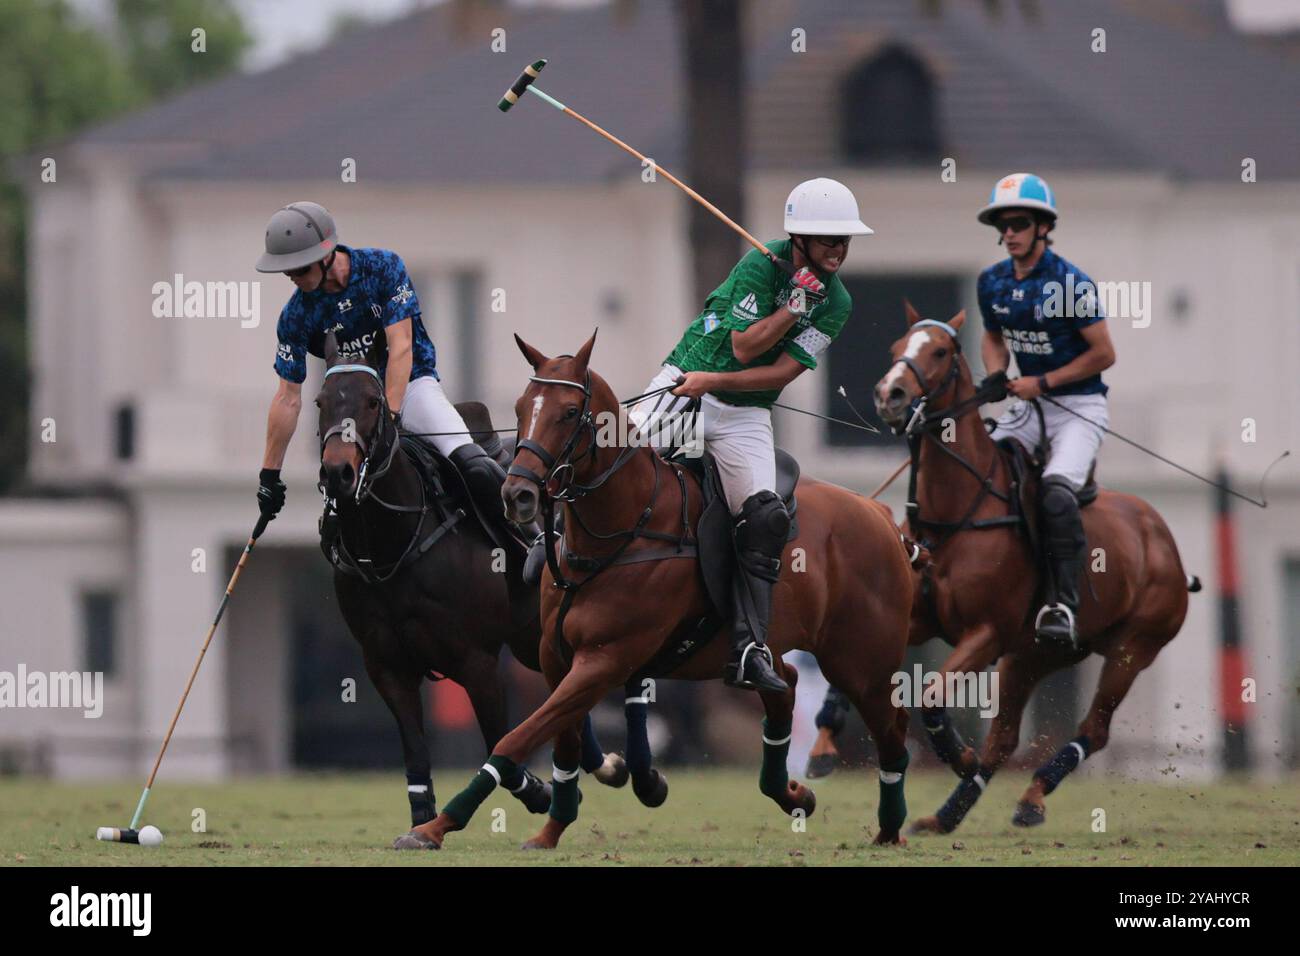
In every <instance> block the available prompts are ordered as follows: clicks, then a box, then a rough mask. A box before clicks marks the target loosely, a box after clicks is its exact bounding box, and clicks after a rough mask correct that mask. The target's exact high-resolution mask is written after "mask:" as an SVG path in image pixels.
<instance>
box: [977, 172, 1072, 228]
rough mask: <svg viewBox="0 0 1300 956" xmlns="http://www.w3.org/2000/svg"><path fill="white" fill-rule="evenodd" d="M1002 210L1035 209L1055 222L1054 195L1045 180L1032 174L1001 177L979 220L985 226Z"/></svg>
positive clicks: (991, 222) (990, 223)
mask: <svg viewBox="0 0 1300 956" xmlns="http://www.w3.org/2000/svg"><path fill="white" fill-rule="evenodd" d="M1003 209H1036V210H1038V211H1039V212H1044V213H1047V215H1049V216H1051V217H1052V220H1053V221H1055V220H1056V215H1057V213H1056V193H1054V192H1052V187H1051V186H1049V185H1047V180H1045V179H1043V177H1041V176H1035V175H1034V174H1033V173H1012V174H1011V175H1010V176H1003V177H1002V178H1001V179H999V180H998V181H997V183H995V184H994V186H993V192H992V193H991V194H990V195H989V203H988V205H987V206H985V207H984V208H983V209H981V210H980V213H979V220H980V222H982V223H984V225H986V226H991V225H993V220H994V218H995V217H996V216H997V214H998V213H999V212H1000V211H1001V210H1003Z"/></svg>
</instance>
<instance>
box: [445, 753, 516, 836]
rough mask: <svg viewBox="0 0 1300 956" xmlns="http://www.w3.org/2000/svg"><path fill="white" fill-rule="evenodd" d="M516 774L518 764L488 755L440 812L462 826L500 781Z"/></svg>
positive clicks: (505, 758) (504, 758)
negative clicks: (486, 760)
mask: <svg viewBox="0 0 1300 956" xmlns="http://www.w3.org/2000/svg"><path fill="white" fill-rule="evenodd" d="M518 774H519V765H518V764H516V763H515V762H514V761H513V760H511V759H509V758H508V757H497V756H491V757H488V762H487V763H486V764H484V765H483V767H482V769H480V770H479V772H478V773H476V774H474V779H473V780H471V781H470V782H469V786H468V787H466V788H465V789H464V790H462V791H461V792H460V793H458V794H456V796H454V797H452V798H451V800H450V801H449V802H448V803H447V805H446V806H445V807H443V808H442V812H443V813H445V814H447V816H449V817H451V818H452V819H453V820H455V821H456V823H457V824H458V825H459V826H462V827H463V826H465V824H467V823H469V819H470V817H472V816H473V815H474V811H475V810H477V809H478V808H479V806H480V805H481V804H482V803H483V801H484V800H486V799H487V798H488V794H490V793H491V792H492V791H493V790H495V789H496V788H497V784H498V783H499V782H500V781H502V780H513V779H515V778H516V777H517V776H518Z"/></svg>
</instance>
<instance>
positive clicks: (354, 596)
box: [316, 335, 627, 826]
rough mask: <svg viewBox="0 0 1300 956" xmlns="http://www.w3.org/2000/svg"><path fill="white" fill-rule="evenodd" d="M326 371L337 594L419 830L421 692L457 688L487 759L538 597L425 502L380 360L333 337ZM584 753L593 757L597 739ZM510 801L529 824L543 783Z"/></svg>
mask: <svg viewBox="0 0 1300 956" xmlns="http://www.w3.org/2000/svg"><path fill="white" fill-rule="evenodd" d="M325 359H326V365H327V369H326V375H325V380H324V382H323V383H322V386H321V391H320V394H319V395H318V396H317V398H316V405H317V407H318V408H319V409H320V416H319V431H318V434H319V436H320V437H321V449H320V451H321V454H320V459H321V469H320V480H321V486H322V488H323V489H324V490H325V493H326V494H327V495H328V496H329V498H330V499H332V500H333V501H334V502H335V503H336V508H337V520H338V529H339V532H340V534H341V537H340V543H339V546H338V547H339V550H338V551H337V552H336V555H335V556H336V560H335V572H334V588H335V592H336V594H337V595H338V601H339V607H340V609H341V610H342V612H343V617H344V620H345V621H346V622H347V625H348V628H349V630H351V631H352V635H353V637H355V638H356V640H357V642H358V643H359V644H360V645H361V652H362V657H363V659H364V662H365V667H366V673H367V674H368V675H369V676H370V680H371V683H373V684H374V686H375V689H376V690H378V691H379V694H380V696H381V697H383V699H384V703H386V704H387V705H388V709H389V710H390V711H392V714H393V717H394V718H396V720H397V727H398V730H399V731H400V733H401V737H402V752H403V758H404V762H405V764H406V780H407V795H408V799H409V802H410V807H411V820H412V825H413V826H414V825H418V824H421V823H426V822H428V821H429V820H432V819H433V818H434V816H435V815H436V812H437V811H436V808H435V803H434V795H433V782H432V780H431V777H430V765H429V749H428V745H427V743H426V741H425V736H424V711H423V708H422V706H421V702H420V685H421V684H422V682H423V681H424V679H425V678H426V677H447V678H450V679H451V680H453V681H455V682H456V683H457V684H459V685H461V687H463V688H464V689H465V692H466V693H467V694H468V695H469V699H470V703H471V704H472V705H473V707H474V715H475V717H476V718H477V719H478V724H479V729H480V730H481V731H482V733H483V739H484V741H485V742H486V744H487V748H488V750H489V751H491V750H492V748H494V747H495V746H496V745H497V742H498V741H499V740H500V739H501V737H502V736H503V735H504V734H505V732H506V701H505V696H504V692H503V688H502V685H501V681H500V678H499V676H498V666H497V665H498V657H499V655H500V652H501V648H502V647H503V646H505V647H509V648H510V650H511V653H513V654H514V656H515V658H516V659H517V660H519V661H520V662H521V663H523V664H524V665H525V666H527V667H530V668H532V669H533V670H539V669H540V664H539V661H538V656H537V651H538V642H539V640H540V638H541V624H540V620H539V617H538V610H537V590H536V589H535V588H531V587H528V586H526V585H524V584H523V582H522V581H521V580H520V577H519V570H520V569H519V564H520V563H521V560H522V559H521V558H520V557H518V556H511V557H509V558H507V562H506V567H502V566H501V560H500V557H501V556H500V555H499V554H497V553H495V550H494V549H495V545H494V543H493V541H492V540H491V538H490V537H489V536H488V534H487V532H486V531H485V530H484V529H483V527H482V526H481V525H480V524H479V523H478V522H477V521H475V520H474V519H473V518H472V517H466V515H465V509H458V508H457V507H455V504H452V505H449V506H446V507H440V506H439V504H438V502H436V501H434V500H432V496H431V495H430V493H429V489H428V487H427V486H426V484H425V482H424V479H423V477H422V476H421V474H420V472H419V471H418V470H417V468H416V465H415V464H414V462H413V460H412V458H411V457H410V456H408V454H407V453H406V452H404V451H403V450H402V449H401V448H400V447H399V439H398V431H397V427H396V425H395V424H394V423H393V421H392V418H391V416H390V415H389V412H388V406H387V402H386V399H385V394H384V386H383V382H382V381H381V379H380V376H379V374H378V372H376V371H375V369H376V367H377V359H378V355H377V353H376V352H374V351H372V353H371V354H369V355H367V356H365V357H359V356H358V357H353V356H348V355H340V354H339V352H338V348H337V345H336V343H335V341H334V336H333V335H330V336H327V337H326V343H325ZM406 440H407V441H409V439H406ZM441 467H444V468H450V467H451V466H450V465H446V464H445V463H444V464H443V465H442V466H441ZM443 479H444V480H445V481H446V480H449V479H450V476H449V475H448V474H446V473H444V474H443ZM339 558H341V560H340V559H339ZM586 742H587V744H588V750H589V751H592V750H593V749H594V745H595V738H594V736H592V735H589V736H588V737H587V738H586ZM583 765H584V767H585V768H587V769H588V770H591V771H592V772H593V773H594V774H595V775H596V777H597V779H599V780H600V781H601V782H602V783H607V784H609V785H612V786H621V785H622V783H624V782H626V779H627V774H626V770H625V769H623V768H622V766H621V761H619V760H617V759H616V758H615V755H610V757H609V758H604V759H602V755H599V754H596V755H595V756H594V759H593V753H592V752H588V753H587V754H585V755H584V762H583ZM513 792H514V795H515V796H516V797H517V798H518V799H519V800H520V801H521V802H522V803H523V804H524V805H525V806H526V807H527V808H528V809H529V810H530V811H531V812H533V813H542V812H545V810H546V809H547V808H548V807H549V806H550V802H551V794H550V785H549V784H547V783H543V782H542V781H541V780H538V779H537V778H536V777H534V776H532V775H531V774H528V773H527V772H526V771H525V772H523V773H522V774H521V776H520V778H519V780H518V781H516V782H514V789H513Z"/></svg>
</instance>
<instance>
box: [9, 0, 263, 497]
mask: <svg viewBox="0 0 1300 956" xmlns="http://www.w3.org/2000/svg"><path fill="white" fill-rule="evenodd" d="M113 10H114V14H115V21H114V24H113V26H112V29H110V30H107V31H105V30H102V29H98V28H96V26H95V25H93V24H91V23H88V22H86V21H84V20H83V19H82V18H80V17H79V16H78V14H77V13H76V11H75V10H74V9H73V8H72V7H71V6H70V5H69V4H68V3H67V2H66V0H0V449H3V451H2V452H0V491H5V490H9V489H11V488H12V487H13V486H14V485H15V484H16V483H17V482H18V481H19V480H20V479H21V477H22V475H23V472H24V469H25V467H26V457H27V455H26V452H27V427H28V400H29V392H30V378H29V373H28V356H27V350H28V341H27V334H26V332H27V301H26V291H27V290H26V280H25V275H26V269H27V262H26V254H25V208H24V195H23V187H24V186H28V187H30V186H31V185H32V183H33V182H36V181H38V179H39V176H40V174H41V169H40V166H39V163H37V162H36V161H35V160H33V161H32V163H31V165H30V168H28V167H27V166H26V165H25V164H24V165H23V166H21V168H20V166H19V163H20V157H25V156H29V155H30V151H31V150H33V149H34V148H36V147H37V146H41V145H44V144H50V146H51V155H55V156H57V149H56V148H55V147H56V144H57V143H58V142H60V141H62V140H64V139H66V138H68V137H70V136H72V135H73V134H75V133H76V132H77V131H78V130H80V129H82V128H83V127H85V126H87V125H89V124H91V123H95V122H98V121H102V120H105V119H108V118H110V117H112V116H114V115H116V114H119V113H121V112H123V111H125V110H127V109H130V108H133V107H138V106H142V105H144V104H145V103H148V102H149V101H151V100H153V99H155V98H158V97H160V96H163V95H165V94H168V93H171V92H174V91H176V90H179V89H182V88H184V87H186V86H189V85H191V84H194V83H198V82H201V81H203V80H206V79H209V78H212V77H215V76H218V75H220V74H221V73H224V72H226V71H228V70H230V69H233V68H234V67H236V66H237V65H238V63H239V60H240V58H241V57H242V56H243V53H244V51H245V50H246V49H247V48H248V46H249V44H250V43H251V38H250V37H249V36H248V34H247V33H246V32H245V30H244V27H243V24H242V22H241V21H240V19H239V16H238V14H237V12H236V11H235V10H234V8H233V7H232V6H231V5H230V3H229V2H228V0H116V2H115V4H114V8H113ZM196 27H203V29H204V30H205V31H206V37H205V44H206V52H204V53H195V52H192V31H193V30H194V29H195V28H196ZM27 177H30V179H28V178H27Z"/></svg>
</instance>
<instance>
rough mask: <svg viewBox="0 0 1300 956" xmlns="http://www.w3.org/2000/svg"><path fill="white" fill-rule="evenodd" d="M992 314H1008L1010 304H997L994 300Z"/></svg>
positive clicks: (1009, 312)
mask: <svg viewBox="0 0 1300 956" xmlns="http://www.w3.org/2000/svg"><path fill="white" fill-rule="evenodd" d="M993 314H994V315H1010V314H1011V306H1009V305H998V304H997V303H996V302H994V303H993Z"/></svg>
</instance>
